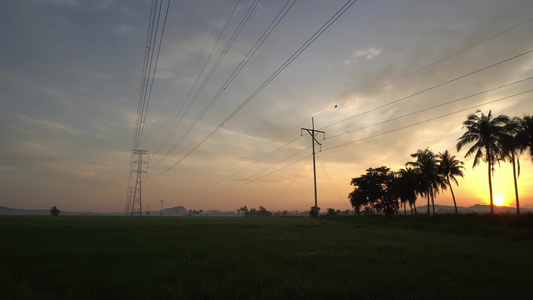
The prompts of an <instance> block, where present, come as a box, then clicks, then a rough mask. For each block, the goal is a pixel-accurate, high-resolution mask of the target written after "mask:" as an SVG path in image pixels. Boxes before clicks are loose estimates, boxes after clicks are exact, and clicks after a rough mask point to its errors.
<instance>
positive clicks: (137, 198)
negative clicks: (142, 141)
mask: <svg viewBox="0 0 533 300" xmlns="http://www.w3.org/2000/svg"><path fill="white" fill-rule="evenodd" d="M132 151H133V157H135V155H137V156H136V157H137V159H136V160H134V161H132V162H131V164H132V165H133V164H137V167H136V169H135V170H132V171H131V172H132V173H133V172H136V173H137V177H136V179H135V189H134V190H133V201H132V205H131V216H133V215H135V214H139V217H142V196H141V195H142V194H141V192H142V188H141V187H142V174H143V173H147V172H146V171H144V170H143V168H142V166H143V164H146V163H147V162H145V161H143V155H145V154H146V155H148V150H139V149H133V150H132Z"/></svg>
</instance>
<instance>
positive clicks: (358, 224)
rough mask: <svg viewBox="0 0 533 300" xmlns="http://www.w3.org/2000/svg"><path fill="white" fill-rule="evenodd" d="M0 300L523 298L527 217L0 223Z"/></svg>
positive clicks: (528, 254)
mask: <svg viewBox="0 0 533 300" xmlns="http://www.w3.org/2000/svg"><path fill="white" fill-rule="evenodd" d="M0 236H1V237H2V243H1V245H2V246H1V247H0V299H460V298H463V299H531V298H532V297H533V292H532V290H531V286H530V284H531V283H532V280H533V259H532V255H533V215H531V214H530V215H523V216H519V217H516V216H496V217H490V216H487V215H459V216H454V215H436V216H424V215H418V216H392V217H385V216H335V217H331V218H323V219H320V220H319V224H318V225H315V224H314V221H313V220H312V219H310V218H304V217H287V218H274V217H272V218H210V217H198V218H187V217H181V218H180V217H173V218H171V217H167V218H165V217H164V218H158V217H150V218H142V219H139V218H130V217H66V216H59V217H51V216H50V217H1V218H0Z"/></svg>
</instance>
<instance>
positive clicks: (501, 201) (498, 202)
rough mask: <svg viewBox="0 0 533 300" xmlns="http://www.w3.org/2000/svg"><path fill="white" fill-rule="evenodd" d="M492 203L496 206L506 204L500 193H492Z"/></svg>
mask: <svg viewBox="0 0 533 300" xmlns="http://www.w3.org/2000/svg"><path fill="white" fill-rule="evenodd" d="M493 201H494V205H496V206H507V204H508V203H507V202H506V201H505V197H504V196H503V195H502V194H494V196H493Z"/></svg>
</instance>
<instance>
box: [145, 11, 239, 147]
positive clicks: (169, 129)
mask: <svg viewBox="0 0 533 300" xmlns="http://www.w3.org/2000/svg"><path fill="white" fill-rule="evenodd" d="M228 3H229V0H226V3H225V4H224V7H223V8H222V10H221V11H220V14H219V15H218V18H217V21H216V23H215V24H214V25H213V28H212V29H211V32H210V34H209V37H208V38H207V39H206V41H205V44H204V46H203V48H202V51H200V54H199V55H198V57H197V58H196V60H195V62H194V65H193V67H192V69H191V72H190V73H189V76H188V77H187V80H186V82H190V80H191V78H192V75H193V73H194V71H195V70H196V67H197V66H198V63H199V62H200V58H202V56H203V55H204V52H205V50H206V48H207V45H208V44H209V41H210V40H211V37H213V34H214V32H215V29H216V28H217V27H218V24H219V22H220V20H221V19H222V15H223V13H224V11H225V10H226V7H227V5H228ZM230 18H231V17H230ZM227 22H229V20H228V21H227ZM226 24H227V23H226ZM224 28H225V27H224ZM222 33H224V30H222V32H221V33H220V35H219V36H218V39H217V41H216V42H215V45H214V46H213V47H212V49H211V52H210V53H209V56H208V57H207V59H206V61H205V63H204V65H203V66H202V68H201V70H200V72H199V73H198V76H197V77H196V80H195V81H194V83H193V85H192V87H191V89H190V90H189V94H188V95H187V97H186V100H185V101H183V102H182V103H181V107H180V108H179V110H178V112H177V113H176V114H175V115H176V117H175V118H174V120H173V121H172V123H171V125H170V127H169V128H168V130H167V132H166V133H165V135H164V136H163V141H162V142H161V143H160V144H159V146H158V147H157V149H156V150H155V151H154V154H153V155H156V154H157V153H159V150H161V147H162V146H163V145H164V144H165V143H166V141H167V140H168V136H169V135H172V128H173V127H174V125H175V124H176V121H177V120H178V117H179V116H180V114H181V111H182V110H183V107H184V106H185V103H186V102H187V99H188V98H189V96H190V94H191V92H192V90H193V89H194V87H195V86H196V83H197V82H198V80H199V79H200V75H201V74H202V72H203V70H204V68H205V66H206V65H207V62H208V61H209V59H210V57H211V55H212V54H213V52H214V50H215V48H216V46H217V44H218V41H219V40H220V38H221V36H222ZM184 91H185V87H183V89H182V90H181V93H180V95H179V96H178V97H177V99H181V97H182V95H183V92H184ZM174 103H175V104H174V107H173V109H172V111H174V110H176V107H177V104H178V101H175V102H174ZM167 122H168V119H167V121H165V123H167ZM178 125H179V124H178ZM178 125H176V126H178ZM162 129H163V128H162ZM162 129H161V130H162ZM159 135H161V132H160V134H159ZM152 148H155V147H152Z"/></svg>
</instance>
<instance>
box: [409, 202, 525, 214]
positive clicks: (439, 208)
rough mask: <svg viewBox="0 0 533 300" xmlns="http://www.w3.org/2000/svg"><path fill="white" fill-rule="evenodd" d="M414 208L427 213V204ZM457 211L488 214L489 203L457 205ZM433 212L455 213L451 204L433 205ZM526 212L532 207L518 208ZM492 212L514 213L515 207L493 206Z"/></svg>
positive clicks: (521, 211)
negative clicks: (467, 205)
mask: <svg viewBox="0 0 533 300" xmlns="http://www.w3.org/2000/svg"><path fill="white" fill-rule="evenodd" d="M416 210H417V212H418V213H427V211H428V208H427V205H424V206H417V207H416ZM429 210H430V212H431V213H433V208H432V207H431V206H430V207H429ZM457 211H458V212H459V213H460V214H469V213H477V214H488V213H490V205H482V204H476V205H473V206H470V207H462V206H457ZM435 212H436V213H437V214H449V213H452V214H453V213H455V208H454V207H453V206H447V205H435ZM526 212H533V209H531V208H523V207H521V208H520V213H526ZM494 213H497V214H515V213H516V207H509V206H494Z"/></svg>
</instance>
